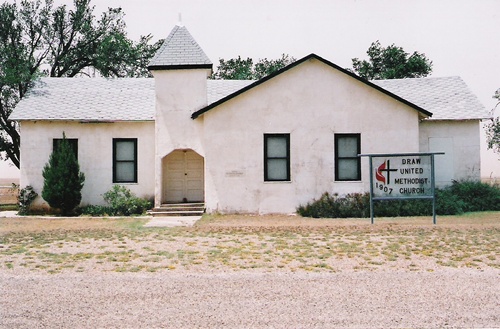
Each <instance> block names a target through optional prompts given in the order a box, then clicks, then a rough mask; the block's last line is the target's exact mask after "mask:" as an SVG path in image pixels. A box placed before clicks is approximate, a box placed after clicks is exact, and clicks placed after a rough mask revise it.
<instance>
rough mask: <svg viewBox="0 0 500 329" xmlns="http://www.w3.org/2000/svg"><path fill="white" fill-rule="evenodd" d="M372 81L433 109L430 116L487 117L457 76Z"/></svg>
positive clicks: (444, 117) (465, 118) (430, 109)
mask: <svg viewBox="0 0 500 329" xmlns="http://www.w3.org/2000/svg"><path fill="white" fill-rule="evenodd" d="M371 82H372V83H374V84H376V85H378V86H380V87H382V88H384V89H386V90H388V91H390V92H392V93H393V94H396V95H398V96H399V97H401V98H404V99H406V100H407V101H409V102H411V103H413V104H415V105H418V106H420V107H421V108H423V109H426V110H427V111H429V112H431V113H433V115H432V117H431V118H429V120H470V119H485V118H488V117H489V115H488V111H487V110H486V109H485V108H484V106H483V105H482V104H481V102H480V101H479V100H478V99H477V97H476V96H475V95H474V94H473V93H472V92H471V91H470V90H469V88H468V87H467V85H466V84H465V82H464V81H463V80H462V79H461V78H460V77H444V78H420V79H393V80H373V81H371Z"/></svg>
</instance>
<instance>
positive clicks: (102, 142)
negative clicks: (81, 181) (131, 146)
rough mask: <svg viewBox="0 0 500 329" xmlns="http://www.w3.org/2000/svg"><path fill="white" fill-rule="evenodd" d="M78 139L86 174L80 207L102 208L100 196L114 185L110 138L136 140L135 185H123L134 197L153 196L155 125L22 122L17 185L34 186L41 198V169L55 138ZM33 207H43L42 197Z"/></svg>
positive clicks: (102, 202)
mask: <svg viewBox="0 0 500 329" xmlns="http://www.w3.org/2000/svg"><path fill="white" fill-rule="evenodd" d="M63 131H64V132H65V133H66V138H77V139H78V161H79V164H80V171H82V172H83V173H84V174H85V185H84V187H83V190H82V203H81V204H82V205H87V204H94V205H98V204H104V200H103V198H102V195H103V194H104V193H105V192H106V191H108V190H109V189H111V188H112V186H113V185H114V184H113V138H137V151H138V169H137V171H138V182H137V183H134V184H132V183H131V184H120V185H125V186H126V187H127V188H129V189H130V190H131V191H132V192H134V193H135V194H136V195H137V196H139V197H143V198H152V197H153V193H154V150H155V147H154V143H155V140H154V122H128V123H125V122H120V123H78V122H60V121H52V122H43V121H39V122H32V121H23V122H21V134H22V139H21V177H20V185H21V187H25V186H27V185H31V186H33V188H34V189H35V191H36V192H37V193H38V194H39V195H41V192H42V188H43V177H42V168H43V167H44V165H45V164H46V163H47V162H48V160H49V156H50V154H51V152H52V145H53V142H52V141H53V139H54V138H62V133H63ZM34 205H35V206H45V205H46V203H45V202H44V201H43V199H42V198H41V197H39V198H37V200H36V201H35V203H34Z"/></svg>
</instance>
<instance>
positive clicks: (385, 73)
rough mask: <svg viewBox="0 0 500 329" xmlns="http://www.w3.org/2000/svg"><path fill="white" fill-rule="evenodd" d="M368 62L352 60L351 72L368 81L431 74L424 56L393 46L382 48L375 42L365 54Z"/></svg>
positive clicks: (429, 65)
mask: <svg viewBox="0 0 500 329" xmlns="http://www.w3.org/2000/svg"><path fill="white" fill-rule="evenodd" d="M366 53H367V54H368V61H366V60H360V59H359V58H353V59H352V66H353V71H354V72H355V73H356V74H357V75H359V76H360V77H363V78H365V79H368V80H381V79H403V78H421V77H426V76H428V75H429V74H431V72H432V61H430V60H429V59H428V58H427V57H425V54H421V53H419V52H416V51H415V52H413V54H411V55H410V54H409V53H407V52H405V51H404V50H403V48H401V47H398V46H396V45H394V44H392V45H390V46H388V47H386V48H384V47H382V46H381V45H380V42H379V41H378V40H377V41H375V42H372V44H371V46H370V47H369V48H368V51H367V52H366Z"/></svg>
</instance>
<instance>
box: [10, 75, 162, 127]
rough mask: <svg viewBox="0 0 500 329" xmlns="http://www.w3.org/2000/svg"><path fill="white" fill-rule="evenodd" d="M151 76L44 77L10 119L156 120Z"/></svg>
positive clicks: (20, 103)
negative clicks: (109, 77) (113, 77)
mask: <svg viewBox="0 0 500 329" xmlns="http://www.w3.org/2000/svg"><path fill="white" fill-rule="evenodd" d="M154 112H155V87H154V79H151V78H128V79H127V78H124V79H104V78H90V79H89V78H41V79H40V80H38V81H36V82H35V85H34V86H33V87H32V88H31V90H30V91H29V92H28V95H26V97H25V98H23V99H22V100H21V101H20V102H19V103H18V104H17V106H16V107H15V109H14V111H13V112H12V114H11V115H10V117H9V119H10V120H33V121H35V120H54V121H55V120H65V121H66V120H77V121H97V122H108V121H152V120H154V115H155V113H154Z"/></svg>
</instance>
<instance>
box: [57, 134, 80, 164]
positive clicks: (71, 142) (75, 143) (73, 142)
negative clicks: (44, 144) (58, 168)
mask: <svg viewBox="0 0 500 329" xmlns="http://www.w3.org/2000/svg"><path fill="white" fill-rule="evenodd" d="M62 141H63V139H62V138H54V139H53V140H52V151H55V150H57V149H59V147H60V145H61V143H62ZM66 141H67V142H68V143H69V146H70V147H71V149H72V150H73V154H74V155H75V158H76V160H78V139H77V138H66Z"/></svg>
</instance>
